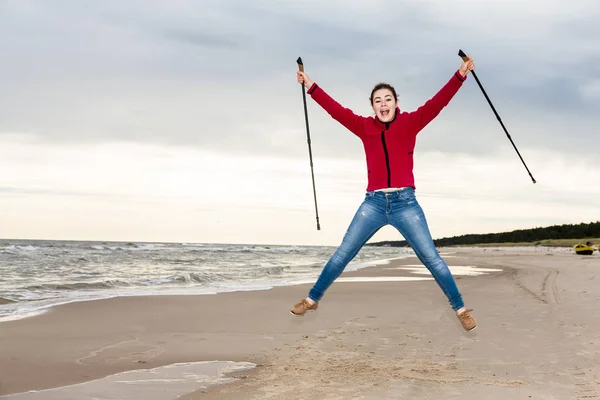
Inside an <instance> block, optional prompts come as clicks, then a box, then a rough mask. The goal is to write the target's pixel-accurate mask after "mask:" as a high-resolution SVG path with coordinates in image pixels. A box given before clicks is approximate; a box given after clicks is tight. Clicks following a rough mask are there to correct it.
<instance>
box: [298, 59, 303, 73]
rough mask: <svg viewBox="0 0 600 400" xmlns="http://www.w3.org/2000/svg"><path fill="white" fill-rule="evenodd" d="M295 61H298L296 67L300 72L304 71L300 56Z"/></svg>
mask: <svg viewBox="0 0 600 400" xmlns="http://www.w3.org/2000/svg"><path fill="white" fill-rule="evenodd" d="M296 62H297V63H298V68H299V69H300V72H304V64H303V63H302V58H300V57H298V59H297V60H296Z"/></svg>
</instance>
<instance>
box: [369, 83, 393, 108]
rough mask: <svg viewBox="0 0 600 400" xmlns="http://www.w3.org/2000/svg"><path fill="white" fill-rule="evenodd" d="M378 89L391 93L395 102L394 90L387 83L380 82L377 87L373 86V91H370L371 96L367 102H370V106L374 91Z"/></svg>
mask: <svg viewBox="0 0 600 400" xmlns="http://www.w3.org/2000/svg"><path fill="white" fill-rule="evenodd" d="M380 89H388V90H389V91H391V92H392V95H393V96H394V98H395V99H396V100H398V95H397V94H396V89H394V87H393V86H392V85H390V84H389V83H385V82H380V83H378V84H377V85H375V87H374V88H373V90H371V96H370V97H369V101H370V102H371V105H373V95H374V94H375V92H376V91H378V90H380Z"/></svg>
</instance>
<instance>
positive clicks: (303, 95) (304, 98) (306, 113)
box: [296, 57, 321, 230]
mask: <svg viewBox="0 0 600 400" xmlns="http://www.w3.org/2000/svg"><path fill="white" fill-rule="evenodd" d="M296 62H297V63H298V68H299V69H300V71H301V72H304V64H303V63H302V58H300V57H298V60H296ZM300 87H302V100H303V101H304V120H305V121H306V137H307V139H308V156H309V158H310V174H311V175H312V184H313V194H314V197H315V213H316V214H317V230H321V225H319V209H318V208H317V189H316V188H315V173H314V171H313V160H312V150H311V148H310V129H309V128H308V110H307V109H306V93H305V87H304V84H302V83H301V84H300Z"/></svg>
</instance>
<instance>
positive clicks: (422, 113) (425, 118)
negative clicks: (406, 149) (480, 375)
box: [409, 57, 475, 135]
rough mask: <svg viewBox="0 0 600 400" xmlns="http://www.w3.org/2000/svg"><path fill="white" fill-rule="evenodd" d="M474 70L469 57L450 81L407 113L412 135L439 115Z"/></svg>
mask: <svg viewBox="0 0 600 400" xmlns="http://www.w3.org/2000/svg"><path fill="white" fill-rule="evenodd" d="M474 68H475V65H474V64H473V60H472V59H471V57H469V59H468V60H467V61H464V62H463V63H462V65H461V67H460V68H459V69H458V70H457V71H456V72H455V73H454V75H453V76H452V77H451V78H450V80H449V81H448V82H447V83H446V84H445V85H444V87H442V88H441V89H440V91H439V92H437V93H436V94H435V96H433V97H432V98H431V99H429V100H428V101H427V102H426V103H425V104H423V105H422V106H421V107H419V108H418V109H417V110H416V111H413V112H411V113H409V125H410V129H411V131H412V133H413V134H415V135H416V134H417V133H419V131H421V130H422V129H423V128H424V127H425V126H427V124H429V123H430V122H431V121H432V120H433V119H434V118H435V117H437V116H438V115H439V113H440V112H441V111H442V109H443V108H444V107H446V106H447V105H448V103H450V100H452V98H453V97H454V95H455V94H456V93H457V92H458V89H460V88H461V86H462V83H463V82H464V81H465V80H466V79H467V74H468V73H469V71H472V70H473V69H474Z"/></svg>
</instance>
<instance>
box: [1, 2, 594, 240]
mask: <svg viewBox="0 0 600 400" xmlns="http://www.w3.org/2000/svg"><path fill="white" fill-rule="evenodd" d="M598 20H600V3H599V2H597V1H596V0H589V1H588V0H573V1H570V2H565V1H556V0H547V1H537V0H530V1H525V0H523V1H510V0H485V1H483V0H481V1H466V0H454V1H447V0H419V1H416V0H415V1H404V0H402V1H397V2H394V3H393V4H392V3H390V2H387V1H380V0H372V1H370V2H366V1H358V0H345V1H341V0H306V1H303V2H297V1H288V0H255V1H248V0H244V1H242V0H218V1H217V0H203V1H201V2H198V1H183V0H171V1H169V2H164V1H156V0H143V1H142V0H128V1H116V0H106V1H102V2H98V1H90V0H62V1H47V0H37V1H35V0H0V37H2V38H3V40H0V171H2V172H1V173H0V209H2V211H3V212H2V213H0V238H7V239H10V238H13V239H17V238H18V239H66V240H101V241H112V240H115V241H121V240H124V241H165V242H185V243H188V242H196V243H198V242H200V243H256V244H292V245H331V246H336V245H339V243H340V242H341V240H342V237H343V235H344V233H345V231H346V229H347V228H348V225H349V223H350V221H351V219H352V217H353V216H354V213H355V212H356V209H357V208H358V207H359V205H360V203H361V202H362V201H363V199H364V195H365V190H366V185H367V180H366V164H365V158H364V150H363V147H362V143H361V142H360V140H359V139H358V138H357V137H356V136H354V135H353V134H352V133H350V132H349V131H347V130H346V129H345V128H344V127H343V126H341V125H340V124H339V123H337V122H336V121H334V120H332V119H331V118H330V117H329V115H328V114H327V113H326V112H325V111H324V110H322V109H321V108H320V107H319V106H318V105H317V104H316V103H315V102H314V101H313V100H312V99H311V98H310V97H307V101H308V103H307V110H308V115H309V124H310V135H311V147H312V154H313V169H314V176H315V185H316V196H317V206H318V213H319V222H320V225H321V229H320V230H317V229H316V212H315V204H314V198H313V187H312V178H311V168H310V161H309V156H308V144H307V135H306V127H305V121H304V110H303V102H302V92H301V90H302V89H301V87H300V85H299V84H298V82H297V81H296V71H297V68H298V66H297V64H296V59H297V58H298V57H302V59H303V61H304V66H305V71H306V72H307V73H308V75H309V76H310V77H311V79H313V80H314V81H315V82H317V83H318V84H319V85H320V86H321V87H322V88H323V89H325V90H326V91H327V92H328V93H329V94H330V95H331V96H333V97H334V98H335V99H336V100H337V101H338V102H340V103H341V104H343V105H344V106H346V107H348V108H351V109H352V110H353V111H354V112H356V113H357V114H361V115H365V116H367V115H373V110H372V109H371V107H370V104H369V101H368V97H369V94H370V91H371V89H372V87H373V86H374V85H375V84H376V83H378V82H381V81H385V82H389V83H391V84H392V85H394V87H395V88H396V90H397V92H398V95H399V107H400V108H401V109H402V110H403V111H412V110H414V109H416V108H417V107H419V106H420V105H422V104H423V103H424V102H425V101H427V100H428V99H429V98H431V97H432V96H433V95H434V94H435V93H436V92H437V91H438V90H439V89H440V88H441V87H442V86H443V85H444V84H445V83H446V82H447V81H448V79H450V77H451V76H452V75H453V74H454V72H455V71H456V70H457V69H458V68H459V67H460V63H461V59H460V58H459V57H458V55H457V53H458V50H459V49H462V50H464V51H465V52H466V53H468V54H470V55H471V56H472V57H473V59H474V61H475V68H476V69H475V71H476V74H477V76H478V78H479V80H480V82H481V84H482V85H483V87H484V89H485V91H486V92H487V94H488V96H489V97H490V99H491V101H492V103H493V105H494V107H495V108H496V111H497V112H498V113H499V115H500V117H501V119H502V121H503V123H504V124H505V126H506V128H507V129H508V131H509V134H510V136H511V138H512V139H513V141H514V143H515V145H516V146H517V148H518V150H519V152H520V153H521V156H522V157H523V159H524V160H525V162H526V164H527V167H528V168H529V170H530V171H531V173H532V175H533V176H534V178H535V179H536V181H537V183H536V184H533V182H532V181H531V178H530V177H529V174H528V173H527V171H526V169H525V167H524V166H523V164H522V163H521V160H520V159H519V157H518V155H517V153H516V151H515V149H514V148H513V147H512V144H511V143H510V140H509V139H508V137H507V136H506V134H505V133H504V131H503V130H502V127H501V125H500V124H499V122H498V120H497V119H496V117H495V115H494V113H493V112H492V109H491V108H490V106H489V104H488V103H487V101H486V100H485V97H484V96H483V94H482V91H481V90H480V88H479V86H478V85H477V82H476V81H475V79H474V78H473V75H471V74H470V75H469V76H468V78H467V80H466V81H465V83H464V84H463V86H462V87H461V89H460V90H459V92H458V93H457V95H456V96H455V97H454V98H453V99H452V101H451V102H450V104H449V105H448V106H447V107H446V108H445V109H444V110H443V111H442V112H441V113H440V115H439V116H438V117H437V118H436V119H435V120H434V121H432V122H431V123H430V124H429V125H428V126H427V127H426V128H425V129H424V130H423V131H421V132H420V133H419V136H418V138H417V146H416V149H415V154H414V160H415V167H414V176H415V183H416V189H417V192H416V194H417V199H418V200H419V203H420V204H421V206H422V207H423V210H424V212H425V215H426V217H427V221H428V223H429V227H430V230H431V233H432V236H433V237H434V238H441V237H448V236H455V235H462V234H469V233H490V232H504V231H510V230H514V229H528V228H534V227H540V226H548V225H554V224H563V223H580V222H586V223H587V222H592V221H597V220H599V218H600V213H599V210H600V184H599V183H598V182H600V157H599V156H598V154H600V150H599V149H600V141H599V140H598V138H599V136H598V132H599V127H600V112H599V110H600V28H599V27H598V24H597V21H598ZM402 239H403V238H402V236H401V235H400V234H399V233H398V232H397V231H396V230H394V228H392V227H389V226H387V227H384V228H382V229H381V230H380V231H379V232H378V233H376V234H375V236H373V238H372V239H371V242H376V241H381V240H402Z"/></svg>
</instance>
